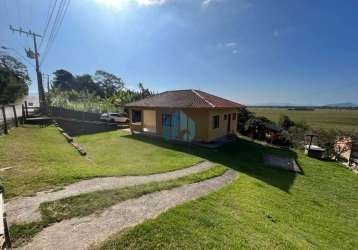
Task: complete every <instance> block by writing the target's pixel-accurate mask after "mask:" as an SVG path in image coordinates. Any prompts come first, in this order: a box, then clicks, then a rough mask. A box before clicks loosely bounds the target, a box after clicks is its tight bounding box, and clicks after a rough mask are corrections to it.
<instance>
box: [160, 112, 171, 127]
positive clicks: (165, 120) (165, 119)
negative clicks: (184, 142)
mask: <svg viewBox="0 0 358 250" xmlns="http://www.w3.org/2000/svg"><path fill="white" fill-rule="evenodd" d="M162 125H163V126H165V127H171V126H172V115H171V114H162Z"/></svg>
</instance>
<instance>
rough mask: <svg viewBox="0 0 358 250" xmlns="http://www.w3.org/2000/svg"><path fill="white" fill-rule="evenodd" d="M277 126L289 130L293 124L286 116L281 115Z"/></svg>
mask: <svg viewBox="0 0 358 250" xmlns="http://www.w3.org/2000/svg"><path fill="white" fill-rule="evenodd" d="M278 125H279V126H280V127H282V128H283V129H285V130H289V129H290V128H291V127H293V126H295V123H294V122H293V121H291V119H290V118H289V117H288V116H287V115H281V116H280V119H279V121H278Z"/></svg>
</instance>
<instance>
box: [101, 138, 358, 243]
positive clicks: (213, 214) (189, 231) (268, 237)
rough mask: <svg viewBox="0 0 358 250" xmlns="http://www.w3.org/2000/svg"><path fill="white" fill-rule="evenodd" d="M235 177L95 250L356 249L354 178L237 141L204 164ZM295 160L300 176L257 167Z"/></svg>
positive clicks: (328, 165) (327, 165)
mask: <svg viewBox="0 0 358 250" xmlns="http://www.w3.org/2000/svg"><path fill="white" fill-rule="evenodd" d="M192 152H193V153H194V154H196V155H200V156H201V157H205V158H207V159H209V160H212V161H215V160H216V161H217V162H219V163H220V164H223V165H225V166H227V167H231V168H234V169H237V170H239V171H240V172H241V174H240V178H239V179H238V180H236V181H235V182H234V183H232V184H231V185H229V186H227V187H225V188H223V189H221V190H219V191H217V192H215V193H213V194H211V195H209V196H207V197H203V198H200V199H198V200H196V201H192V202H189V203H186V204H184V205H181V206H178V207H176V208H173V209H170V210H169V211H167V212H166V213H164V214H162V215H160V216H159V217H158V218H156V219H153V220H148V221H146V222H145V223H143V224H141V225H138V226H136V227H134V228H133V229H130V230H128V231H126V232H123V233H119V234H115V235H113V236H112V237H111V238H110V239H108V240H107V241H105V242H103V243H102V244H100V245H98V246H95V247H94V248H96V249H257V248H259V249H358V230H357V228H358V195H357V193H358V175H357V174H354V173H353V172H351V171H349V170H347V169H345V168H344V167H342V166H341V165H339V164H337V163H334V162H325V161H319V160H315V159H311V158H308V157H306V156H304V155H303V154H301V153H300V152H296V153H295V152H284V151H276V150H275V149H272V148H269V147H265V146H262V145H258V144H254V143H251V142H248V141H244V140H240V141H239V142H237V143H235V144H234V145H230V146H226V147H224V148H223V149H221V150H219V152H217V153H216V154H209V155H206V156H204V155H203V152H200V151H196V150H193V151H192ZM267 152H271V153H274V154H283V155H291V156H293V157H296V158H297V159H298V161H299V164H300V165H301V167H302V169H303V171H304V174H294V173H291V172H286V171H284V170H277V169H270V168H267V167H264V164H263V162H262V154H263V153H267Z"/></svg>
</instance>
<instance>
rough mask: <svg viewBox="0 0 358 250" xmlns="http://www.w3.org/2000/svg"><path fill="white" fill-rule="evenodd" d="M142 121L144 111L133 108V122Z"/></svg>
mask: <svg viewBox="0 0 358 250" xmlns="http://www.w3.org/2000/svg"><path fill="white" fill-rule="evenodd" d="M141 121H142V111H140V110H132V122H141Z"/></svg>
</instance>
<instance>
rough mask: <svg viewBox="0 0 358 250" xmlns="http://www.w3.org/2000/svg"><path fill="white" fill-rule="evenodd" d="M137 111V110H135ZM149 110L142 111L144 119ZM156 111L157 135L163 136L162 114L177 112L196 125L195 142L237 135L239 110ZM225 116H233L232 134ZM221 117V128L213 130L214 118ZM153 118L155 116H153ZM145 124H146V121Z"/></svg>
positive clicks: (164, 109) (157, 109) (163, 109)
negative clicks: (228, 130) (234, 116)
mask: <svg viewBox="0 0 358 250" xmlns="http://www.w3.org/2000/svg"><path fill="white" fill-rule="evenodd" d="M135 110H137V109H135ZM146 110H148V109H142V119H143V117H144V116H145V115H144V114H145V112H146ZM154 110H155V111H156V116H155V117H156V121H155V123H156V134H157V135H159V136H162V132H163V127H162V114H163V113H168V114H171V113H173V112H175V111H183V112H185V113H186V114H187V115H188V116H189V117H190V118H191V119H192V120H193V121H194V122H195V124H196V134H195V138H194V140H196V141H205V142H209V141H214V140H216V139H219V138H221V137H223V136H225V135H227V134H230V133H235V132H236V128H237V118H238V117H237V113H238V109H212V110H211V109H210V110H209V109H182V110H180V109H166V108H156V109H151V111H154ZM234 113H236V119H235V120H234V119H233V114H234ZM224 114H231V126H230V133H228V132H227V122H228V120H226V121H225V120H224ZM131 115H132V112H131V109H130V110H129V117H130V122H131V121H132V117H131ZM215 115H219V116H220V122H219V128H217V129H213V128H212V124H213V120H212V119H213V116H215ZM152 117H153V116H152ZM144 123H146V122H145V121H144ZM131 127H133V128H134V127H136V128H137V129H138V128H139V127H140V128H139V129H142V127H143V126H142V127H141V126H134V124H133V126H131Z"/></svg>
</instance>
